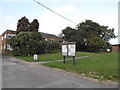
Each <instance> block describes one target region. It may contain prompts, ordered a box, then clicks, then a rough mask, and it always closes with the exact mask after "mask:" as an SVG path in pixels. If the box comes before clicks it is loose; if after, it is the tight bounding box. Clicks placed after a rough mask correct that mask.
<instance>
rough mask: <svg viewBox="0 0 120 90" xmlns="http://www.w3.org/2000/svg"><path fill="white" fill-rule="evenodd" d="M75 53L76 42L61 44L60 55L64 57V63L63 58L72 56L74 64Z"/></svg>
mask: <svg viewBox="0 0 120 90" xmlns="http://www.w3.org/2000/svg"><path fill="white" fill-rule="evenodd" d="M75 53H76V42H65V43H63V44H62V55H63V57H64V63H65V56H72V57H73V60H74V63H73V64H75Z"/></svg>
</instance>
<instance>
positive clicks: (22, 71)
mask: <svg viewBox="0 0 120 90" xmlns="http://www.w3.org/2000/svg"><path fill="white" fill-rule="evenodd" d="M2 88H114V87H113V86H109V85H103V84H98V83H95V82H91V81H89V80H85V79H81V78H78V77H75V76H70V75H68V74H65V73H63V72H60V71H58V70H54V69H51V68H48V67H44V66H42V65H33V64H28V63H24V62H21V61H19V60H17V59H15V58H11V57H7V56H3V58H2Z"/></svg>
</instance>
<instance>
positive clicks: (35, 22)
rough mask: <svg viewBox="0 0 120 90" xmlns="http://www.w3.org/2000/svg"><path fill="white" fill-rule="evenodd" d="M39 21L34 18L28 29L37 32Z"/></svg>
mask: <svg viewBox="0 0 120 90" xmlns="http://www.w3.org/2000/svg"><path fill="white" fill-rule="evenodd" d="M38 29H39V22H38V20H37V19H34V20H33V21H32V22H31V24H30V31H34V32H38Z"/></svg>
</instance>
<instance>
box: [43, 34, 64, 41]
mask: <svg viewBox="0 0 120 90" xmlns="http://www.w3.org/2000/svg"><path fill="white" fill-rule="evenodd" d="M41 35H42V37H43V38H44V39H45V41H48V42H54V41H56V42H59V43H62V42H64V39H62V38H60V37H58V36H56V35H54V34H48V33H43V32H41Z"/></svg>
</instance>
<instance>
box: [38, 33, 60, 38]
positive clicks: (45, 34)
mask: <svg viewBox="0 0 120 90" xmlns="http://www.w3.org/2000/svg"><path fill="white" fill-rule="evenodd" d="M40 33H41V35H42V36H49V37H56V38H59V37H58V36H56V35H54V34H48V33H43V32H40Z"/></svg>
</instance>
